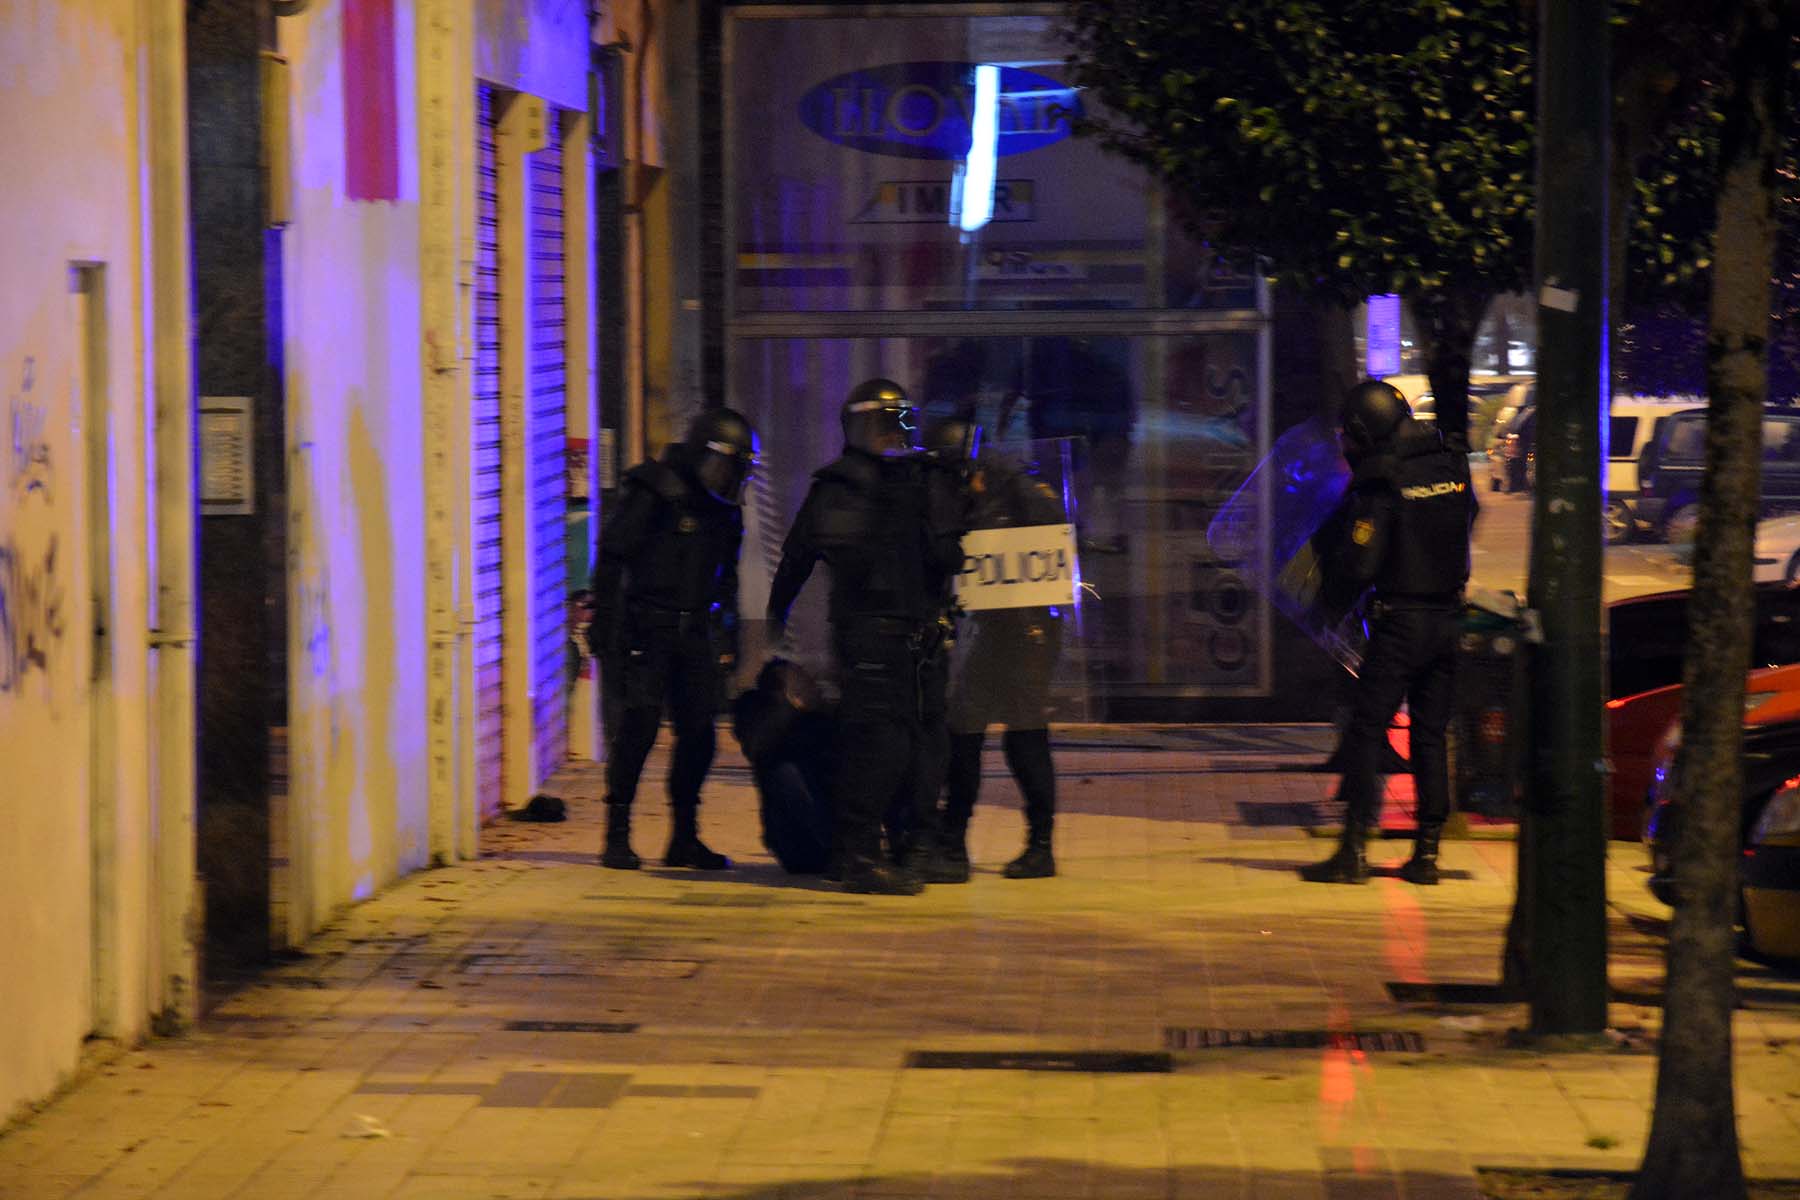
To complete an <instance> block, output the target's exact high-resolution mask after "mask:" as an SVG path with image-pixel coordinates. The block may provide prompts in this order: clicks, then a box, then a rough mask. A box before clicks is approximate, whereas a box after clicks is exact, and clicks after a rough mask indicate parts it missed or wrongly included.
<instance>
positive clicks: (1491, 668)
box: [1451, 592, 1527, 817]
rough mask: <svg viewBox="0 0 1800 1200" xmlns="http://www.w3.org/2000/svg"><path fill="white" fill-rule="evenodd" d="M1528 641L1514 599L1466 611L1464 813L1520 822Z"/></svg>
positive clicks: (1459, 697)
mask: <svg viewBox="0 0 1800 1200" xmlns="http://www.w3.org/2000/svg"><path fill="white" fill-rule="evenodd" d="M1526 638H1527V626H1526V623H1525V621H1524V619H1523V616H1522V615H1521V612H1520V609H1519V605H1518V601H1517V599H1516V598H1515V597H1513V596H1512V594H1511V593H1510V592H1503V593H1499V595H1498V596H1497V597H1485V596H1484V597H1482V598H1481V599H1479V600H1474V601H1471V603H1470V604H1469V605H1468V607H1466V608H1465V609H1464V610H1463V620H1462V633H1461V636H1460V638H1459V640H1458V643H1457V650H1458V655H1457V658H1458V661H1457V679H1456V683H1457V687H1456V708H1455V711H1454V713H1453V716H1452V719H1451V734H1452V742H1453V747H1452V751H1451V752H1452V754H1453V756H1454V761H1455V768H1454V769H1455V780H1456V808H1457V811H1459V812H1466V813H1474V814H1477V815H1480V816H1487V817H1516V816H1518V815H1519V797H1520V789H1521V782H1520V778H1519V773H1520V768H1521V761H1522V758H1523V742H1524V737H1525V729H1524V712H1525V709H1524V699H1525V642H1526Z"/></svg>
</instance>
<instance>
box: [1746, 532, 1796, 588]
mask: <svg viewBox="0 0 1800 1200" xmlns="http://www.w3.org/2000/svg"><path fill="white" fill-rule="evenodd" d="M1754 561H1755V571H1756V582H1758V583H1785V584H1786V585H1787V586H1789V587H1800V516H1791V517H1771V518H1769V519H1768V520H1766V521H1759V522H1757V525H1756V551H1755V555H1754Z"/></svg>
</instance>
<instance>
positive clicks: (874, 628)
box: [850, 617, 936, 642]
mask: <svg viewBox="0 0 1800 1200" xmlns="http://www.w3.org/2000/svg"><path fill="white" fill-rule="evenodd" d="M850 628H851V630H853V631H854V632H857V633H878V634H880V635H881V636H883V637H903V638H907V639H908V640H911V641H914V642H923V641H924V640H925V635H926V634H928V633H930V632H932V631H933V630H934V629H936V625H935V623H933V622H929V621H912V620H908V619H907V618H905V617H857V618H855V619H854V620H852V621H851V622H850Z"/></svg>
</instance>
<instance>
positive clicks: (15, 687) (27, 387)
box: [0, 356, 68, 695]
mask: <svg viewBox="0 0 1800 1200" xmlns="http://www.w3.org/2000/svg"><path fill="white" fill-rule="evenodd" d="M15 380H16V382H15V383H14V385H13V386H12V387H10V388H8V390H7V397H6V418H7V427H6V428H7V445H6V455H5V460H4V465H5V472H6V489H5V493H4V494H5V496H6V497H7V499H8V500H10V503H9V504H8V506H7V508H8V511H7V512H6V514H5V519H4V520H0V695H5V694H9V693H11V694H16V693H20V692H23V691H24V690H25V687H26V685H27V683H28V682H29V681H30V677H31V675H32V673H33V672H37V673H39V674H41V675H42V676H43V677H44V679H45V681H46V682H48V680H49V678H50V676H51V668H52V665H53V662H54V659H55V656H56V652H57V649H58V647H59V646H60V644H61V642H62V639H63V632H64V629H65V627H66V624H67V603H68V597H67V584H66V581H65V580H64V578H63V569H64V564H63V562H62V559H61V558H59V557H58V554H57V542H56V533H55V530H54V521H53V517H54V509H55V503H56V487H55V474H54V471H53V464H52V460H51V455H50V441H49V429H50V417H49V410H48V408H47V406H46V405H45V404H44V403H43V402H42V400H41V399H40V389H39V387H38V369H37V360H36V359H35V358H34V357H30V356H27V357H26V358H25V359H24V360H23V362H22V363H21V365H20V369H19V372H18V374H17V376H16V377H15Z"/></svg>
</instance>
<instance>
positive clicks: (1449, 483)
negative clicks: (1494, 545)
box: [1300, 379, 1478, 884]
mask: <svg viewBox="0 0 1800 1200" xmlns="http://www.w3.org/2000/svg"><path fill="white" fill-rule="evenodd" d="M1338 425H1339V438H1340V443H1341V445H1342V448H1343V451H1344V457H1345V459H1346V460H1347V461H1348V462H1349V464H1350V468H1351V480H1350V490H1349V492H1348V493H1347V494H1346V496H1345V497H1344V501H1343V503H1342V505H1341V506H1340V507H1339V509H1338V511H1337V513H1336V514H1334V516H1333V519H1332V520H1330V521H1328V522H1327V523H1326V526H1325V528H1324V529H1323V530H1322V531H1321V543H1322V544H1321V546H1320V557H1321V560H1322V561H1323V563H1324V564H1325V577H1324V587H1325V590H1326V598H1327V600H1328V601H1329V602H1331V603H1334V604H1337V605H1340V606H1344V607H1348V606H1349V605H1350V604H1351V603H1353V602H1354V600H1355V598H1356V597H1357V596H1359V595H1360V594H1361V593H1362V592H1363V591H1364V590H1366V589H1367V588H1369V587H1371V586H1372V587H1373V588H1374V603H1373V605H1372V608H1371V620H1370V631H1369V645H1368V650H1367V651H1366V652H1365V654H1364V655H1363V662H1362V672H1361V674H1360V675H1359V676H1358V677H1357V681H1356V690H1355V695H1354V698H1353V700H1352V707H1351V714H1350V725H1349V728H1348V729H1347V730H1346V731H1345V733H1344V741H1343V745H1342V747H1341V754H1342V758H1343V778H1342V780H1341V781H1340V783H1339V785H1338V799H1339V800H1341V801H1342V802H1343V804H1344V832H1343V836H1342V838H1341V840H1340V842H1339V844H1338V848H1337V852H1336V853H1334V854H1333V855H1332V856H1331V857H1330V858H1328V859H1326V860H1325V861H1324V862H1321V863H1316V864H1314V865H1312V866H1309V867H1304V868H1302V869H1301V871H1300V874H1301V876H1302V877H1303V878H1305V879H1306V880H1308V881H1309V882H1312V883H1364V882H1366V881H1367V880H1368V877H1369V865H1368V860H1367V858H1366V857H1365V855H1364V852H1363V846H1364V839H1365V838H1366V837H1367V833H1368V824H1369V822H1370V821H1371V820H1373V819H1374V817H1375V816H1376V806H1377V804H1378V801H1379V788H1380V782H1379V777H1378V775H1377V767H1378V764H1379V762H1380V754H1381V751H1382V748H1383V746H1385V745H1386V742H1387V729H1388V723H1389V722H1390V721H1391V720H1392V719H1393V716H1394V713H1395V712H1396V711H1397V710H1398V709H1399V707H1400V703H1401V701H1402V700H1404V701H1406V703H1407V706H1408V709H1409V711H1410V713H1411V716H1412V724H1411V757H1412V771H1413V780H1414V785H1415V788H1416V790H1417V795H1418V801H1417V803H1418V832H1417V835H1416V837H1415V839H1414V842H1413V852H1412V857H1411V858H1409V859H1408V860H1407V862H1406V863H1405V865H1404V866H1402V867H1401V868H1400V875H1401V877H1402V878H1404V879H1406V880H1408V881H1409V882H1412V883H1418V884H1435V883H1437V882H1438V868H1437V856H1438V837H1439V835H1440V834H1441V832H1442V831H1443V827H1444V820H1445V818H1446V817H1447V816H1448V815H1449V811H1450V770H1449V761H1448V757H1447V755H1446V752H1445V745H1444V729H1445V727H1446V726H1447V725H1448V724H1449V720H1450V706H1451V702H1452V699H1453V698H1454V689H1455V665H1456V640H1457V629H1458V625H1459V622H1460V620H1461V612H1462V590H1463V585H1464V584H1465V583H1467V582H1468V578H1469V533H1470V530H1471V527H1472V526H1473V525H1474V522H1475V514H1476V510H1477V507H1478V505H1477V502H1476V499H1475V489H1474V487H1473V485H1472V484H1471V483H1470V481H1469V463H1468V458H1467V457H1466V456H1465V455H1464V454H1461V453H1459V452H1457V451H1456V450H1455V449H1453V448H1451V447H1449V446H1446V445H1445V443H1444V438H1443V436H1442V435H1441V434H1440V433H1439V432H1438V431H1437V429H1436V428H1435V427H1434V426H1431V425H1427V424H1424V423H1422V422H1419V421H1415V420H1413V417H1412V410H1411V409H1410V408H1409V407H1408V405H1407V403H1406V399H1405V397H1403V396H1402V395H1401V394H1400V393H1399V392H1398V391H1397V390H1395V389H1394V388H1393V387H1390V386H1389V385H1387V384H1385V383H1380V382H1377V381H1375V380H1373V379H1370V380H1364V381H1363V382H1362V383H1359V384H1357V385H1356V386H1355V387H1353V388H1351V389H1350V391H1349V393H1348V394H1347V395H1346V396H1345V397H1344V401H1343V404H1342V405H1341V407H1340V409H1339V416H1338Z"/></svg>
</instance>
